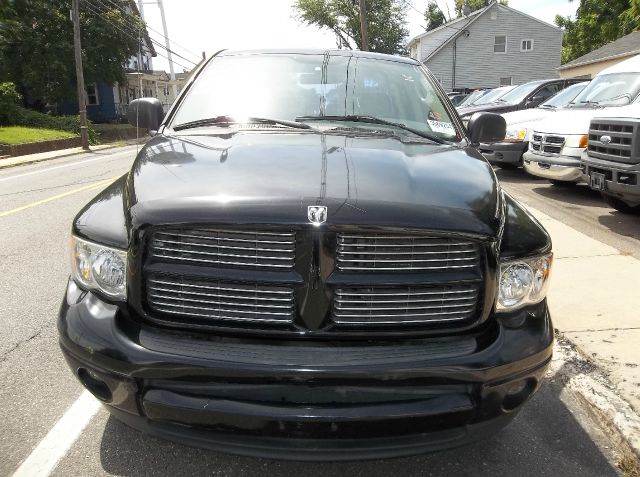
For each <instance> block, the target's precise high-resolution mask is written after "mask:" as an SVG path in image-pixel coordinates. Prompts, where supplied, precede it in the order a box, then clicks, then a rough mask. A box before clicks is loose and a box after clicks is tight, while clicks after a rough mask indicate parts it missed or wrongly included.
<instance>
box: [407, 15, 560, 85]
mask: <svg viewBox="0 0 640 477" xmlns="http://www.w3.org/2000/svg"><path fill="white" fill-rule="evenodd" d="M408 49H409V52H410V55H411V57H412V58H415V59H417V60H419V61H421V62H422V63H424V64H425V65H426V66H427V68H429V70H430V71H431V72H432V73H433V74H434V75H435V76H436V78H438V80H439V81H440V82H441V83H442V86H443V87H444V89H445V90H447V91H451V90H454V89H456V90H459V89H463V88H471V89H475V88H495V87H498V86H505V85H512V84H513V85H516V84H523V83H527V82H529V81H533V80H539V79H547V78H557V77H558V71H557V68H558V67H559V66H560V54H561V50H562V30H561V29H560V28H557V27H555V26H553V25H550V24H548V23H546V22H543V21H542V20H538V19H537V18H534V17H532V16H530V15H527V14H525V13H522V12H520V11H518V10H514V9H513V8H510V7H508V6H505V5H500V4H499V3H496V2H494V3H491V4H490V5H489V6H487V7H485V8H483V9H481V10H476V11H475V12H473V13H471V14H469V16H466V17H461V18H458V19H456V20H453V21H451V22H449V23H446V24H445V25H442V26H440V27H438V28H436V29H434V30H431V31H428V32H425V33H422V34H420V35H418V36H416V37H415V38H413V39H412V40H411V41H410V42H409V44H408Z"/></svg>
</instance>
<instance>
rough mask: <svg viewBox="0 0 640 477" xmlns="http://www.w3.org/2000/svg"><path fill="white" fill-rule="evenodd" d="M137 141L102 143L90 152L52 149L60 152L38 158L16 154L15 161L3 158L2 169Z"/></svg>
mask: <svg viewBox="0 0 640 477" xmlns="http://www.w3.org/2000/svg"><path fill="white" fill-rule="evenodd" d="M135 143H136V142H135V140H134V141H126V142H125V143H124V144H123V143H122V142H120V143H113V144H100V145H98V146H93V149H92V150H91V151H88V152H87V151H84V150H77V149H73V150H70V149H62V150H60V151H52V152H59V154H55V155H51V156H45V157H38V158H29V156H16V158H15V159H16V160H15V161H13V160H12V159H13V158H11V159H3V160H2V161H0V170H2V169H9V168H11V167H19V166H26V165H29V164H36V163H38V162H44V161H51V160H54V159H60V158H63V157H70V156H77V155H79V154H91V153H92V152H99V151H105V150H108V149H114V148H116V147H124V146H130V145H134V144H135ZM140 144H141V145H142V144H144V143H143V142H141V143H140ZM43 154H44V153H43ZM5 161H6V162H8V163H6V164H5V163H3V162H5Z"/></svg>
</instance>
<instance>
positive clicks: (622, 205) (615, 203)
mask: <svg viewBox="0 0 640 477" xmlns="http://www.w3.org/2000/svg"><path fill="white" fill-rule="evenodd" d="M602 198H603V199H604V201H605V202H606V203H607V205H608V206H609V207H612V208H614V209H616V210H617V211H618V212H622V213H623V214H640V205H629V204H627V203H626V202H623V201H622V200H620V199H618V198H617V197H614V196H612V195H608V194H602Z"/></svg>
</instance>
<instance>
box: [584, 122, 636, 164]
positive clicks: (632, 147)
mask: <svg viewBox="0 0 640 477" xmlns="http://www.w3.org/2000/svg"><path fill="white" fill-rule="evenodd" d="M635 128H636V124H635V121H633V122H632V121H625V120H620V119H594V120H593V121H592V122H591V126H590V128H589V144H588V146H587V149H588V151H589V155H590V156H592V157H595V158H599V159H604V160H608V161H613V162H621V163H626V164H636V163H638V162H640V158H639V157H638V153H637V148H638V146H637V144H635V143H634V137H635V135H636V134H635V133H634V130H635ZM605 136H607V137H608V140H607V142H602V138H603V137H605Z"/></svg>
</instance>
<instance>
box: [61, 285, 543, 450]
mask: <svg viewBox="0 0 640 477" xmlns="http://www.w3.org/2000/svg"><path fill="white" fill-rule="evenodd" d="M58 329H59V333H60V344H61V348H62V350H63V353H64V355H65V358H66V359H67V362H68V363H69V365H70V367H71V369H72V370H73V372H74V373H75V374H76V375H77V376H78V377H79V378H80V381H81V382H82V383H83V384H84V385H85V386H86V387H87V388H88V389H89V390H90V391H92V392H93V393H94V395H96V397H98V398H99V399H102V401H103V402H104V403H105V404H106V406H107V408H108V409H109V410H110V411H111V412H112V413H113V414H114V415H115V416H116V417H117V418H118V419H120V420H122V421H124V422H125V423H127V424H129V425H131V426H132V427H135V428H138V429H140V430H142V431H145V432H149V433H151V434H155V435H159V436H161V437H165V438H168V439H172V440H177V441H180V442H184V443H187V444H191V445H196V446H201V447H208V448H211V449H215V450H221V451H228V452H232V453H237V454H244V455H253V456H263V457H272V458H274V457H275V458H288V459H296V460H354V459H367V458H382V457H392V456H401V455H410V454H415V453H422V452H426V451H434V450H439V449H444V448H449V447H454V446H457V445H461V444H464V443H466V442H469V441H473V440H475V439H479V438H486V437H487V435H490V434H491V433H494V432H496V431H497V430H498V429H499V428H501V427H502V426H504V425H505V424H506V423H507V422H509V420H510V419H512V418H513V417H514V416H515V414H516V413H517V411H518V410H519V409H520V408H521V406H522V404H523V403H524V402H525V401H526V400H527V399H528V398H529V397H530V396H531V395H532V394H533V393H534V392H535V391H536V390H537V388H538V386H539V384H540V381H541V380H542V378H543V376H544V373H545V370H546V368H547V366H548V364H549V362H550V359H551V354H552V345H553V328H552V326H551V322H550V318H549V314H548V310H547V306H546V302H542V303H541V304H539V305H536V306H535V307H530V308H527V309H524V310H521V311H520V312H517V313H515V314H514V315H513V316H511V317H509V318H508V319H490V320H489V322H488V323H486V324H485V326H484V327H483V328H482V329H481V330H478V331H477V332H476V333H474V334H467V335H464V336H452V337H449V338H442V337H440V338H425V339H424V340H415V339H413V340H411V342H397V341H396V342H392V343H390V342H382V341H381V342H379V343H371V342H366V343H360V344H354V343H326V342H324V343H323V342H314V343H309V342H306V341H305V342H304V343H301V342H293V341H290V342H280V341H279V342H275V343H274V342H270V341H267V340H257V339H253V340H247V339H246V338H245V339H242V340H239V339H230V338H228V339H224V338H221V337H215V336H211V337H208V339H204V338H203V337H202V336H200V337H195V336H190V335H188V334H186V333H176V332H168V331H163V330H160V329H157V328H152V327H147V326H144V325H141V324H140V323H139V322H137V320H135V319H132V318H131V317H129V316H128V312H127V310H126V307H122V308H120V307H117V306H115V305H112V304H108V303H105V302H103V301H102V300H100V299H99V298H98V297H97V296H96V295H95V294H92V293H90V292H84V291H82V290H80V289H79V288H78V287H77V286H76V285H75V284H74V283H73V282H72V281H70V283H69V286H68V289H67V294H66V297H65V299H64V300H63V303H62V306H61V310H60V317H59V322H58Z"/></svg>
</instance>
